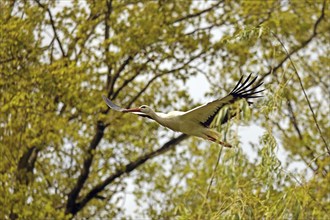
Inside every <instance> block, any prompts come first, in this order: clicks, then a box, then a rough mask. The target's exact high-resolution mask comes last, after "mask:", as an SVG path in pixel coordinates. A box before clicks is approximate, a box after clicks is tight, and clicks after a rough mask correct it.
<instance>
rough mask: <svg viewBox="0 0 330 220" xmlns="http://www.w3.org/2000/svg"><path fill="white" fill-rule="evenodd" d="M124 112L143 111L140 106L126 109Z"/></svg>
mask: <svg viewBox="0 0 330 220" xmlns="http://www.w3.org/2000/svg"><path fill="white" fill-rule="evenodd" d="M123 112H141V109H140V108H130V109H125V110H123Z"/></svg>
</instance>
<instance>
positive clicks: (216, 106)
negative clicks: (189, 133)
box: [181, 74, 264, 127]
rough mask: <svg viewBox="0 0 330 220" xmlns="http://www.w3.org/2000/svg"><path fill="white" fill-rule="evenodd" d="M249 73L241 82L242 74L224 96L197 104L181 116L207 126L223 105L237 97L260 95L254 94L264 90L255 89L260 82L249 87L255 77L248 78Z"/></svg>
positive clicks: (246, 97)
mask: <svg viewBox="0 0 330 220" xmlns="http://www.w3.org/2000/svg"><path fill="white" fill-rule="evenodd" d="M251 75H252V74H250V75H249V76H248V78H247V79H246V80H245V81H244V82H243V83H241V82H242V81H243V76H242V77H241V79H240V80H239V81H238V83H237V84H236V86H235V88H234V89H233V90H232V91H231V92H230V93H229V94H228V95H227V96H225V97H224V98H221V99H217V100H214V101H212V102H209V103H206V104H204V105H201V106H198V107H196V108H194V109H192V110H190V111H187V112H186V113H185V114H183V115H182V116H181V117H183V118H185V119H187V120H194V121H198V122H199V123H200V124H202V125H203V126H205V127H208V126H210V124H211V122H212V121H213V119H214V118H215V116H216V115H217V114H218V112H219V111H220V109H221V108H222V107H223V106H225V105H227V104H231V103H234V102H235V101H237V100H239V99H250V98H258V97H262V96H260V95H256V94H258V93H260V92H262V91H264V90H259V91H255V90H256V89H257V88H258V87H259V86H261V85H262V82H261V83H259V84H257V85H255V86H252V87H250V86H251V85H252V84H253V83H254V82H255V81H256V79H257V76H256V77H255V78H253V79H252V80H250V78H251ZM249 87H250V88H249ZM248 103H249V104H252V102H249V101H248Z"/></svg>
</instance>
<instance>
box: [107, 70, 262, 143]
mask: <svg viewBox="0 0 330 220" xmlns="http://www.w3.org/2000/svg"><path fill="white" fill-rule="evenodd" d="M250 77H251V74H250V76H249V77H248V78H247V79H246V80H245V81H244V82H243V83H242V84H241V85H240V82H241V81H242V79H243V77H242V78H241V79H240V81H239V82H238V83H237V85H236V86H235V88H234V89H233V90H232V92H231V93H230V94H229V95H227V96H225V97H224V98H222V99H217V100H214V101H212V102H209V103H206V104H204V105H201V106H198V107H196V108H194V109H192V110H189V111H186V112H182V111H172V112H169V113H160V112H155V111H154V110H153V109H152V108H150V107H149V106H146V105H143V106H141V107H139V108H132V109H123V108H121V107H119V106H117V105H115V104H114V103H112V102H111V101H110V100H109V99H108V98H106V97H105V96H103V99H104V100H105V102H106V103H107V105H108V106H109V107H110V108H112V109H114V110H116V111H121V112H131V113H134V114H137V115H139V116H143V117H148V118H150V119H153V120H155V121H156V122H158V123H159V124H161V125H163V126H164V127H167V128H169V129H171V130H173V131H178V132H182V133H185V134H187V135H191V136H197V137H201V138H203V139H207V140H210V141H213V142H216V143H219V144H222V145H224V146H226V147H231V145H230V144H228V143H224V142H222V141H220V138H221V135H220V133H218V132H217V131H214V130H212V129H210V128H209V125H210V124H211V122H212V120H213V119H214V117H215V116H216V114H217V113H218V112H219V110H220V109H221V108H222V107H223V106H224V105H227V104H231V103H233V102H235V101H236V100H238V99H242V98H245V99H248V98H257V97H261V96H255V94H257V93H259V92H262V91H263V90H260V91H254V90H256V88H258V87H259V86H260V85H261V84H262V83H259V84H258V85H257V86H255V87H253V88H251V89H248V90H247V88H248V87H249V86H250V85H251V84H253V82H254V81H255V80H256V79H257V77H255V78H254V79H253V80H251V81H250V82H249V79H250ZM249 103H250V102H249ZM228 117H229V116H228Z"/></svg>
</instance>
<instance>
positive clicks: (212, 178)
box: [205, 146, 223, 199]
mask: <svg viewBox="0 0 330 220" xmlns="http://www.w3.org/2000/svg"><path fill="white" fill-rule="evenodd" d="M222 149H223V146H221V147H220V150H219V154H218V159H217V163H216V164H215V166H214V168H213V173H212V177H211V181H210V184H209V187H208V188H207V192H206V196H205V197H206V199H207V198H208V196H209V193H210V189H211V186H212V184H213V180H214V175H215V171H216V170H217V168H218V165H219V162H220V157H221V153H222Z"/></svg>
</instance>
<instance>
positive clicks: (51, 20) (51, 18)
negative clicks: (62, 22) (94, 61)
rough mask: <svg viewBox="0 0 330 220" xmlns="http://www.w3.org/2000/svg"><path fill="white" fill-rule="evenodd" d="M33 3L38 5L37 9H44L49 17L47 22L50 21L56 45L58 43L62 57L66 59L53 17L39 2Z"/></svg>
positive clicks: (37, 0) (36, 0)
mask: <svg viewBox="0 0 330 220" xmlns="http://www.w3.org/2000/svg"><path fill="white" fill-rule="evenodd" d="M34 1H35V2H36V3H37V4H38V5H39V7H41V8H42V9H44V10H46V11H47V13H48V16H49V20H50V24H51V26H52V29H53V32H54V36H55V39H56V41H57V43H58V45H59V47H60V50H61V53H62V56H63V57H66V54H65V52H64V49H63V46H62V43H61V41H60V38H59V37H58V34H57V29H56V27H55V22H54V19H53V15H52V13H51V11H50V10H49V8H46V7H45V6H44V5H43V4H41V3H40V1H39V0H34Z"/></svg>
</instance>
